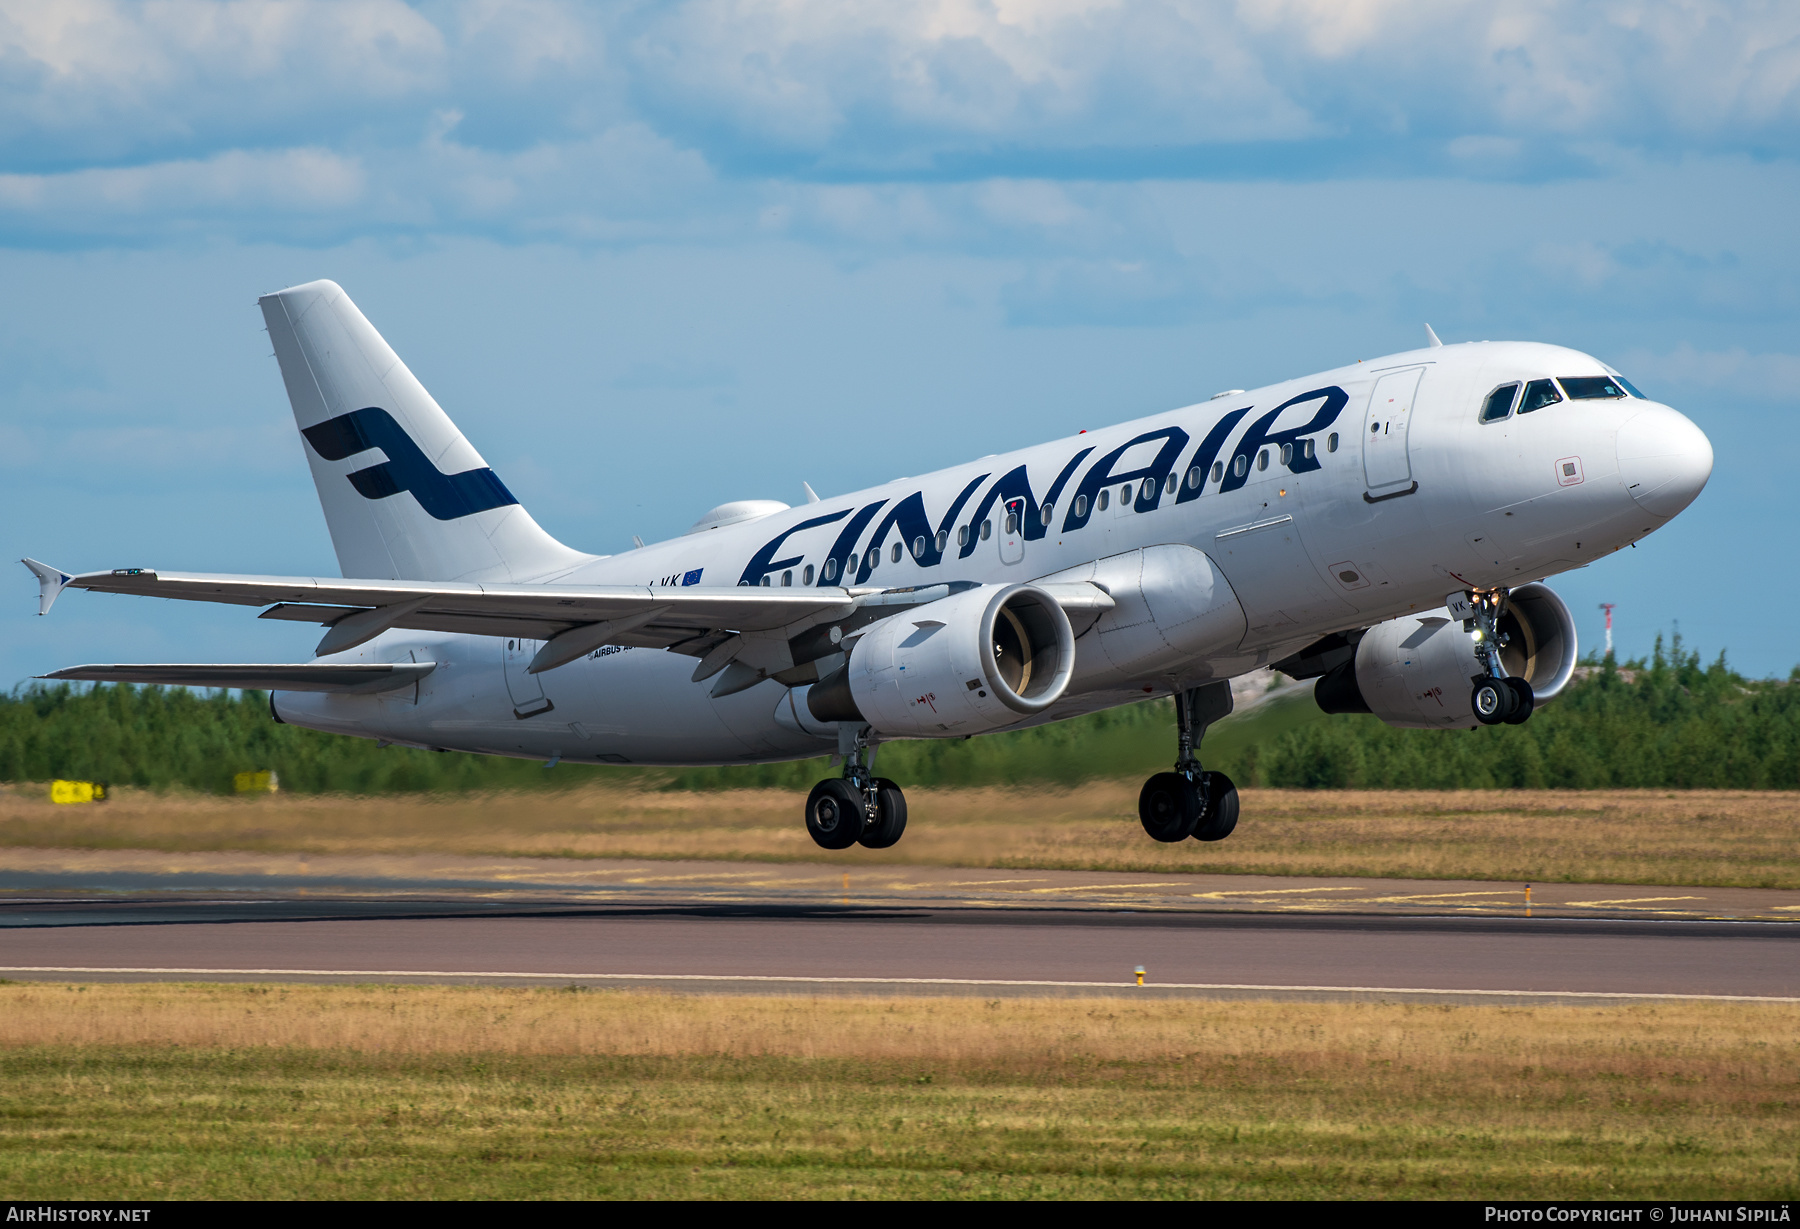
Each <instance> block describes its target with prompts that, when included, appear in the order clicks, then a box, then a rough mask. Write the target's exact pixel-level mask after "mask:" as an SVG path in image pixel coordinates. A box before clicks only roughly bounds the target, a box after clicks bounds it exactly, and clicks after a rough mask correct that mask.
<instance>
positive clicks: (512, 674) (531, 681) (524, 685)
mask: <svg viewBox="0 0 1800 1229" xmlns="http://www.w3.org/2000/svg"><path fill="white" fill-rule="evenodd" d="M500 646H501V648H500V652H501V653H502V654H503V660H504V664H505V670H506V692H507V694H508V695H509V696H511V697H512V703H513V716H515V717H517V718H519V719H520V720H521V721H522V720H524V719H525V718H527V717H535V716H537V715H538V714H539V713H547V712H549V711H550V710H551V709H552V708H555V707H556V706H555V705H554V704H552V703H550V697H549V696H546V695H545V694H544V678H543V676H542V675H540V674H528V673H526V670H525V667H527V666H529V665H530V664H531V659H532V658H533V657H536V656H537V651H538V642H537V641H536V640H519V639H515V638H514V637H512V636H508V637H506V638H505V639H503V640H502V641H501V642H500Z"/></svg>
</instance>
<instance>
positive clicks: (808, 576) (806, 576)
mask: <svg viewBox="0 0 1800 1229" xmlns="http://www.w3.org/2000/svg"><path fill="white" fill-rule="evenodd" d="M812 580H813V565H812V564H810V563H809V564H807V565H806V571H804V572H802V573H800V583H801V584H803V585H810V584H812Z"/></svg>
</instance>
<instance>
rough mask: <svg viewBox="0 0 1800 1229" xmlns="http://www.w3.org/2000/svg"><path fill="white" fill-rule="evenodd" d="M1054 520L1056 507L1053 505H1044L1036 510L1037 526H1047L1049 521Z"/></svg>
mask: <svg viewBox="0 0 1800 1229" xmlns="http://www.w3.org/2000/svg"><path fill="white" fill-rule="evenodd" d="M1055 519H1056V505H1055V504H1045V505H1044V506H1043V507H1042V508H1039V509H1038V524H1040V525H1048V524H1049V523H1050V522H1051V521H1053V520H1055Z"/></svg>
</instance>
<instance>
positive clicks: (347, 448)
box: [259, 281, 592, 581]
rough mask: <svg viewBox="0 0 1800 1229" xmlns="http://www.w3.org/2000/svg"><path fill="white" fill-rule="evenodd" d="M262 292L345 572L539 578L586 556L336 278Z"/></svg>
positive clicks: (394, 577) (375, 577)
mask: <svg viewBox="0 0 1800 1229" xmlns="http://www.w3.org/2000/svg"><path fill="white" fill-rule="evenodd" d="M259 302H260V303H261V306H262V310H263V319H264V320H265V321H266V322H267V323H268V326H269V337H270V339H271V340H272V341H273V342H274V343H275V357H276V358H277V359H278V360H279V361H280V363H281V378H282V380H283V381H284V382H285V383H286V384H287V391H288V400H289V401H290V402H292V403H293V406H294V421H295V422H296V423H297V424H298V425H299V427H300V434H301V435H302V436H303V437H305V439H306V459H307V461H308V463H310V464H311V466H312V474H313V483H314V485H315V486H317V487H318V489H319V502H320V504H322V505H323V506H324V509H325V523H326V524H327V525H328V526H329V527H330V529H331V544H332V545H333V546H334V547H336V548H337V557H338V566H339V567H340V568H341V569H342V570H343V574H344V575H345V576H354V577H366V578H368V579H371V580H381V579H385V580H493V581H526V580H540V579H543V578H545V577H547V576H550V575H554V574H556V573H560V572H566V571H567V570H569V569H570V568H572V567H575V566H576V565H577V564H580V563H582V562H584V561H586V560H588V559H590V558H592V556H590V555H584V554H582V553H580V552H579V551H574V550H571V549H569V548H568V547H567V546H564V545H563V544H562V543H561V542H558V541H557V540H556V539H555V538H553V537H551V536H550V535H549V534H547V533H545V532H544V531H543V530H542V529H541V528H539V527H538V524H537V522H536V521H534V520H532V519H531V515H530V513H528V512H526V511H525V509H524V508H523V507H521V506H520V504H519V501H518V500H517V499H514V498H513V495H512V492H510V491H508V490H507V489H506V487H505V485H504V484H502V483H501V481H500V479H499V478H498V477H496V476H495V474H494V471H493V470H491V469H489V468H488V466H487V462H485V461H483V460H482V459H481V454H480V453H478V452H476V451H475V449H474V447H473V446H471V445H470V443H469V441H468V440H466V439H464V438H463V434H462V432H461V431H458V430H457V429H456V424H455V423H453V422H451V421H450V417H449V415H447V414H445V413H444V411H443V410H442V409H441V408H439V406H438V403H437V402H436V401H434V400H432V398H431V394H430V393H428V392H426V391H425V386H424V385H422V384H420V383H419V381H418V380H417V379H416V378H414V376H413V373H412V372H410V371H408V370H407V369H406V364H405V363H402V362H401V361H400V358H399V356H398V355H396V354H395V353H394V351H393V350H392V349H391V348H390V347H389V346H388V344H387V342H385V341H383V340H382V339H381V334H379V333H377V332H376V331H375V328H374V326H373V325H371V324H370V323H369V321H368V319H367V318H366V317H364V315H363V314H362V313H361V312H360V311H358V310H357V308H356V304H354V303H352V302H351V301H350V296H349V295H347V294H345V293H344V291H343V289H342V288H341V287H340V286H338V284H337V283H336V282H325V281H321V282H308V283H307V284H306V285H304V286H295V287H293V288H292V289H289V290H282V291H277V292H276V293H275V294H271V295H264V296H263V297H262V299H261V300H259ZM377 450H379V452H377ZM384 458H385V459H384Z"/></svg>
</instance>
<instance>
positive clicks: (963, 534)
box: [956, 525, 969, 546]
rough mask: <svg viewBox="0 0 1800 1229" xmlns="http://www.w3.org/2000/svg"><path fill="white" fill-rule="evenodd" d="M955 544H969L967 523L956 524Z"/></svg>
mask: <svg viewBox="0 0 1800 1229" xmlns="http://www.w3.org/2000/svg"><path fill="white" fill-rule="evenodd" d="M956 544H957V545H958V546H967V545H968V544H969V527H968V526H967V525H958V526H957V527H956Z"/></svg>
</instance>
